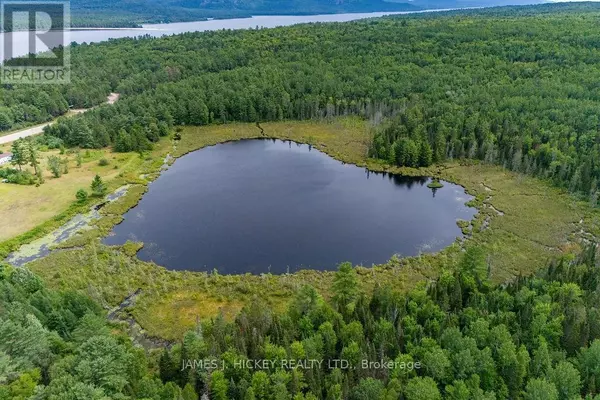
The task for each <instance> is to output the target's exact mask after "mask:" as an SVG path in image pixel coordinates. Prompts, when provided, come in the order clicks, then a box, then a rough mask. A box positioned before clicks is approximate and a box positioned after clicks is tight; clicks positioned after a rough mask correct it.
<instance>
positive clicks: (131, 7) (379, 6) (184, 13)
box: [71, 0, 422, 26]
mask: <svg viewBox="0 0 600 400" xmlns="http://www.w3.org/2000/svg"><path fill="white" fill-rule="evenodd" d="M420 9H422V7H419V6H415V5H413V4H409V2H408V1H399V2H388V1H385V0H203V1H200V0H166V1H158V0H131V1H123V0H108V1H105V0H73V1H71V11H72V18H73V25H74V26H129V25H137V24H142V23H157V22H178V21H197V20H202V19H206V18H239V17H251V16H253V15H304V14H332V13H349V12H351V13H356V12H375V11H415V10H420Z"/></svg>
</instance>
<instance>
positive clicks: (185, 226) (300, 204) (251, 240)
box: [104, 140, 476, 274]
mask: <svg viewBox="0 0 600 400" xmlns="http://www.w3.org/2000/svg"><path fill="white" fill-rule="evenodd" d="M429 181H430V180H429V179H428V178H409V177H404V176H398V175H389V174H375V173H372V172H371V173H369V172H368V171H366V170H364V169H363V168H359V167H356V166H354V165H348V164H346V165H344V164H342V163H341V162H339V161H336V160H334V159H332V158H331V157H329V156H327V155H325V154H324V153H321V152H320V151H317V150H315V149H311V148H310V147H309V146H307V145H300V144H296V143H293V142H282V141H279V140H244V141H239V142H231V143H225V144H220V145H217V146H213V147H208V148H205V149H202V150H198V151H196V152H193V153H190V154H188V155H186V156H184V157H182V158H180V159H179V160H177V161H176V162H175V163H174V164H173V165H172V166H171V167H170V168H169V169H168V170H166V171H164V172H163V173H162V175H161V176H160V177H159V178H158V179H157V180H156V181H155V182H153V183H152V184H151V185H150V188H149V191H148V193H146V195H145V196H144V197H143V198H142V200H141V201H140V203H139V204H138V205H137V206H136V207H135V208H133V209H131V210H130V211H129V212H128V213H127V214H125V216H124V217H125V219H124V221H123V222H122V223H121V224H120V225H118V226H116V227H115V229H114V232H113V234H112V235H111V236H109V237H107V238H106V239H105V241H104V242H105V243H106V244H111V245H113V244H122V243H124V242H125V241H127V240H134V241H141V242H144V243H145V246H144V248H143V249H142V250H140V252H139V253H138V257H139V258H140V259H142V260H146V261H150V260H152V261H154V262H156V263H157V264H160V265H163V266H165V267H167V268H170V269H177V270H193V271H212V270H213V269H217V270H218V271H219V273H222V274H231V273H246V272H252V273H262V272H272V273H285V272H288V271H290V272H293V271H297V270H299V269H305V268H312V269H319V270H326V269H335V268H336V266H337V264H339V263H340V262H343V261H351V262H352V263H354V264H363V265H365V266H370V265H372V264H373V263H384V262H386V261H387V260H389V258H390V257H391V256H392V255H393V254H400V255H403V256H410V255H416V254H418V253H419V252H432V251H437V250H440V249H442V248H444V247H446V246H448V245H450V244H451V243H452V242H453V241H454V240H455V239H456V237H459V236H461V231H460V229H459V227H458V226H457V225H456V220H457V219H459V218H460V219H466V220H468V219H471V218H472V217H473V215H474V214H475V212H476V210H475V209H473V208H469V207H467V206H465V202H467V201H468V200H469V199H470V198H471V197H470V196H468V195H467V194H465V192H464V190H463V189H462V188H461V187H460V186H457V185H453V184H450V183H447V182H444V185H445V186H444V187H443V188H441V189H439V190H437V191H436V192H435V194H434V193H433V191H432V189H429V188H428V187H427V183H428V182H429Z"/></svg>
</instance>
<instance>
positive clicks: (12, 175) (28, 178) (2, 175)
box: [0, 168, 36, 185]
mask: <svg viewBox="0 0 600 400" xmlns="http://www.w3.org/2000/svg"><path fill="white" fill-rule="evenodd" d="M0 179H2V180H6V182H7V183H14V184H17V185H33V184H35V183H36V178H35V175H33V174H32V173H31V172H29V171H19V170H18V169H13V168H0Z"/></svg>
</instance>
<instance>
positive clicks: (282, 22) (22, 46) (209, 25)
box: [0, 10, 444, 60]
mask: <svg viewBox="0 0 600 400" xmlns="http://www.w3.org/2000/svg"><path fill="white" fill-rule="evenodd" d="M434 11H444V10H427V11H400V12H376V13H350V14H324V15H302V16H298V15H269V16H256V17H251V18H234V19H215V20H209V21H197V22H175V23H170V24H148V25H143V28H139V29H128V28H125V29H108V28H107V29H95V28H93V29H73V30H71V31H70V32H68V33H67V39H66V40H65V42H66V43H72V42H76V43H95V42H104V41H106V40H109V39H116V38H123V37H136V36H140V35H151V36H155V37H158V36H164V35H173V34H177V33H185V32H202V31H216V30H220V29H250V28H256V27H260V28H274V27H277V26H288V25H295V24H302V23H308V22H347V21H354V20H358V19H365V18H375V17H382V16H384V15H392V14H412V13H422V12H434ZM3 35H4V34H3V33H0V40H2V41H0V43H4V42H3V40H4V36H3ZM8 35H11V36H12V43H13V47H14V48H15V51H14V56H15V57H18V56H23V55H26V54H28V52H29V50H28V40H27V32H16V33H9V34H8ZM2 47H3V46H0V59H2V60H5V59H6V58H5V53H4V51H3V49H2Z"/></svg>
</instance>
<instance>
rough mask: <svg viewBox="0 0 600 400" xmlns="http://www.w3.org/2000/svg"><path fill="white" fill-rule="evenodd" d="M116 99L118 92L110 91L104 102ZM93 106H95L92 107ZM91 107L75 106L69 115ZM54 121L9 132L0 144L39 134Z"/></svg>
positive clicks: (107, 102)
mask: <svg viewBox="0 0 600 400" xmlns="http://www.w3.org/2000/svg"><path fill="white" fill-rule="evenodd" d="M117 100H119V93H111V94H110V95H108V97H107V98H106V104H114V103H115V102H116V101H117ZM92 108H95V107H92ZM92 108H77V109H73V110H71V111H70V113H71V115H77V114H81V113H84V112H86V111H88V110H91V109H92ZM53 123H54V121H50V122H46V123H44V124H41V125H36V126H32V127H31V128H27V129H23V130H20V131H17V132H15V133H11V134H10V135H6V136H0V144H5V143H10V142H14V141H15V140H17V139H21V138H24V137H28V136H33V135H39V134H40V133H43V132H44V128H45V127H47V126H48V125H51V124H53Z"/></svg>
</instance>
